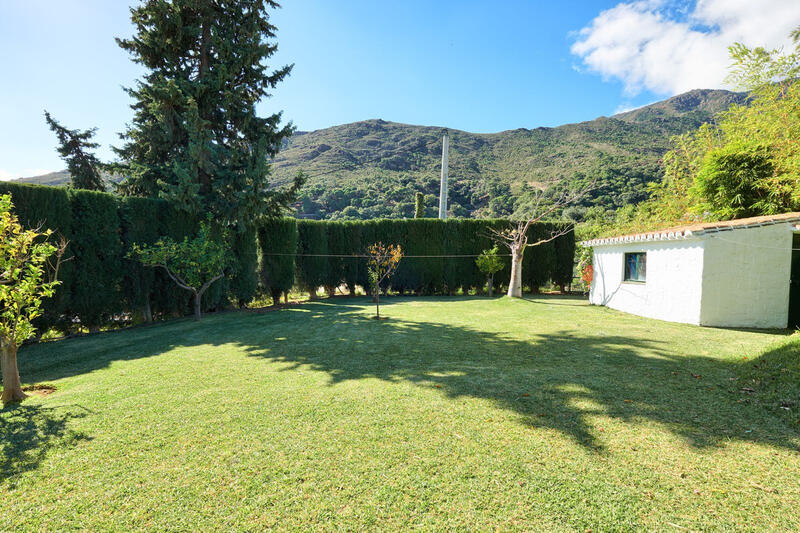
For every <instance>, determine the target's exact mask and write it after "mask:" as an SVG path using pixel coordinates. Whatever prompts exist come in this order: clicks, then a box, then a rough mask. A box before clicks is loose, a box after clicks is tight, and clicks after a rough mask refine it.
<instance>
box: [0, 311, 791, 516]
mask: <svg viewBox="0 0 800 533" xmlns="http://www.w3.org/2000/svg"><path fill="white" fill-rule="evenodd" d="M384 312H385V314H386V315H387V316H389V317H390V318H389V320H386V321H383V322H377V321H374V320H370V319H369V316H370V315H371V314H373V313H374V307H372V306H370V305H369V303H368V301H367V299H366V298H352V299H345V298H342V299H338V298H337V299H334V300H327V301H321V302H317V303H309V304H305V305H303V306H299V307H295V308H287V309H283V310H280V311H275V312H269V313H263V314H256V313H229V314H223V315H218V316H209V317H207V318H206V319H204V320H203V322H201V323H195V322H193V321H179V322H172V323H167V324H161V325H156V326H152V327H147V328H140V329H134V330H129V331H123V332H118V333H109V334H102V335H98V336H95V337H90V338H85V339H71V340H66V341H60V342H55V343H49V344H43V345H36V346H28V347H25V348H24V349H22V350H21V351H20V357H21V361H20V363H21V372H22V377H23V381H24V382H28V383H52V384H54V385H55V386H56V387H57V388H58V390H57V392H56V393H54V394H52V395H50V396H47V397H34V398H32V399H30V400H27V401H26V402H25V403H23V404H22V405H20V406H18V407H13V408H9V409H5V410H3V411H0V432H1V433H2V440H1V441H0V475H2V480H0V509H2V511H0V530H7V529H11V528H17V529H40V528H41V529H68V528H76V527H79V528H90V529H115V530H129V529H132V528H142V529H143V528H156V529H165V528H168V529H210V528H226V529H227V528H234V529H261V528H264V527H276V528H281V529H283V528H286V529H290V528H295V529H297V528H303V529H306V528H309V529H331V528H341V529H351V530H352V529H365V528H366V529H371V528H372V529H378V528H381V529H398V528H411V527H415V528H423V529H482V530H484V529H494V528H500V529H519V530H531V529H534V530H550V531H552V530H575V529H580V530H583V529H593V530H595V531H597V530H607V529H619V530H633V529H641V528H647V529H673V528H675V527H676V526H678V527H681V528H689V529H783V530H796V529H798V528H800V505H798V502H800V424H798V408H800V406H798V405H797V404H791V401H796V400H797V399H798V398H797V393H798V388H792V387H793V385H792V384H791V383H793V382H794V381H793V380H792V379H788V378H786V376H787V375H788V376H790V377H791V376H794V375H795V374H794V373H795V372H799V371H800V366H799V365H800V363H798V359H800V337H798V335H793V336H790V335H789V334H788V333H787V332H755V331H738V330H723V329H706V328H698V327H692V326H685V325H678V324H669V323H665V322H658V321H654V320H648V319H644V318H639V317H634V316H630V315H625V314H622V313H618V312H615V311H611V310H608V309H605V308H597V307H590V306H588V305H586V303H585V302H584V301H583V300H581V299H577V298H568V297H544V296H543V297H539V298H535V299H529V300H524V301H512V300H508V299H506V298H501V299H493V300H489V299H486V298H417V299H404V298H390V299H389V300H388V305H386V306H385V308H383V309H382V314H383V313H384ZM760 369H769V371H770V372H771V374H770V375H778V376H779V378H780V379H763V376H761V375H759V374H758V372H759V371H760ZM754 372H755V373H754ZM787 372H788V374H787ZM782 379H783V380H784V381H787V382H789V384H788V385H787V384H786V383H784V381H781V380H782ZM762 385H764V390H765V391H764V393H763V395H762V391H761V389H760V388H759V387H761V386H762ZM742 388H747V389H753V392H742V391H741V390H740V389H742ZM786 405H790V407H789V408H788V409H787V408H786Z"/></svg>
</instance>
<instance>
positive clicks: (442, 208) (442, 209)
mask: <svg viewBox="0 0 800 533" xmlns="http://www.w3.org/2000/svg"><path fill="white" fill-rule="evenodd" d="M449 155H450V139H449V137H448V134H447V130H444V137H443V138H442V183H441V185H440V186H439V218H440V219H442V220H444V219H446V218H447V165H448V157H449Z"/></svg>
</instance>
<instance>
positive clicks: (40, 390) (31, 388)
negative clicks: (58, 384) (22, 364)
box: [22, 383, 56, 396]
mask: <svg viewBox="0 0 800 533" xmlns="http://www.w3.org/2000/svg"><path fill="white" fill-rule="evenodd" d="M22 391H23V392H26V393H28V394H33V395H34V396H50V395H51V394H53V393H54V392H55V391H56V388H55V387H54V386H52V385H48V384H46V383H37V384H36V385H26V386H24V387H22Z"/></svg>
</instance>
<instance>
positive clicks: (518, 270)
mask: <svg viewBox="0 0 800 533" xmlns="http://www.w3.org/2000/svg"><path fill="white" fill-rule="evenodd" d="M524 249H525V248H523V247H521V246H513V247H512V248H511V279H510V280H509V282H508V296H509V297H511V298H522V251H523V250H524Z"/></svg>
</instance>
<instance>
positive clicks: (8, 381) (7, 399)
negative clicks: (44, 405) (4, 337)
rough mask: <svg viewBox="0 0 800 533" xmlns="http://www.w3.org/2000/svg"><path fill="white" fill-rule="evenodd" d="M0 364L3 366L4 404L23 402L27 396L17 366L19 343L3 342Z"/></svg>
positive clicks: (0, 351)
mask: <svg viewBox="0 0 800 533" xmlns="http://www.w3.org/2000/svg"><path fill="white" fill-rule="evenodd" d="M0 366H2V367H3V396H2V402H3V405H6V404H9V403H15V402H21V401H22V400H24V399H25V398H26V397H27V396H26V394H25V393H24V392H22V384H21V383H20V381H19V369H18V368H17V345H16V344H6V343H3V345H2V348H0Z"/></svg>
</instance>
